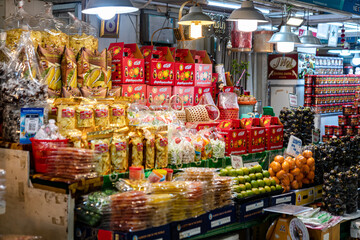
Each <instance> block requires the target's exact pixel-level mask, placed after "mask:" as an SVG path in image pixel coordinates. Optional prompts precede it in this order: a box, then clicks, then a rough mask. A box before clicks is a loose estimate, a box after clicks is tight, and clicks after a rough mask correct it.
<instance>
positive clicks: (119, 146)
mask: <svg viewBox="0 0 360 240" xmlns="http://www.w3.org/2000/svg"><path fill="white" fill-rule="evenodd" d="M128 131H129V129H128V128H127V127H125V128H122V129H119V130H117V131H116V133H114V136H113V138H112V140H111V147H110V153H111V165H112V169H113V170H114V171H115V172H123V171H126V170H127V169H128V166H129V162H128V161H129V136H127V134H128Z"/></svg>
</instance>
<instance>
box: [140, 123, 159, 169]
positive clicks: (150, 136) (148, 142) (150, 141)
mask: <svg viewBox="0 0 360 240" xmlns="http://www.w3.org/2000/svg"><path fill="white" fill-rule="evenodd" d="M155 130H156V129H155V128H154V127H147V128H143V131H144V136H145V169H152V168H155Z"/></svg>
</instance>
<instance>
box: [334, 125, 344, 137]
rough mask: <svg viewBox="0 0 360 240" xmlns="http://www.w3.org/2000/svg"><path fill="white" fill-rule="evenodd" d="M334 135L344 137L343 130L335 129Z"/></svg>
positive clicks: (337, 127) (340, 128) (338, 127)
mask: <svg viewBox="0 0 360 240" xmlns="http://www.w3.org/2000/svg"><path fill="white" fill-rule="evenodd" d="M334 135H335V136H337V137H340V136H342V135H343V129H342V127H341V126H336V127H334Z"/></svg>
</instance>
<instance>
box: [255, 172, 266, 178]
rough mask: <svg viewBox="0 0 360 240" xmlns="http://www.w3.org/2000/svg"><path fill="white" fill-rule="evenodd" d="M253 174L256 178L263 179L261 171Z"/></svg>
mask: <svg viewBox="0 0 360 240" xmlns="http://www.w3.org/2000/svg"><path fill="white" fill-rule="evenodd" d="M255 176H256V178H257V179H263V178H264V176H263V175H262V174H261V173H256V174H255Z"/></svg>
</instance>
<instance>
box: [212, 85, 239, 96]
mask: <svg viewBox="0 0 360 240" xmlns="http://www.w3.org/2000/svg"><path fill="white" fill-rule="evenodd" d="M234 90H235V87H229V86H226V87H223V91H222V92H234ZM215 91H216V94H219V93H220V90H219V89H218V88H215Z"/></svg>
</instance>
